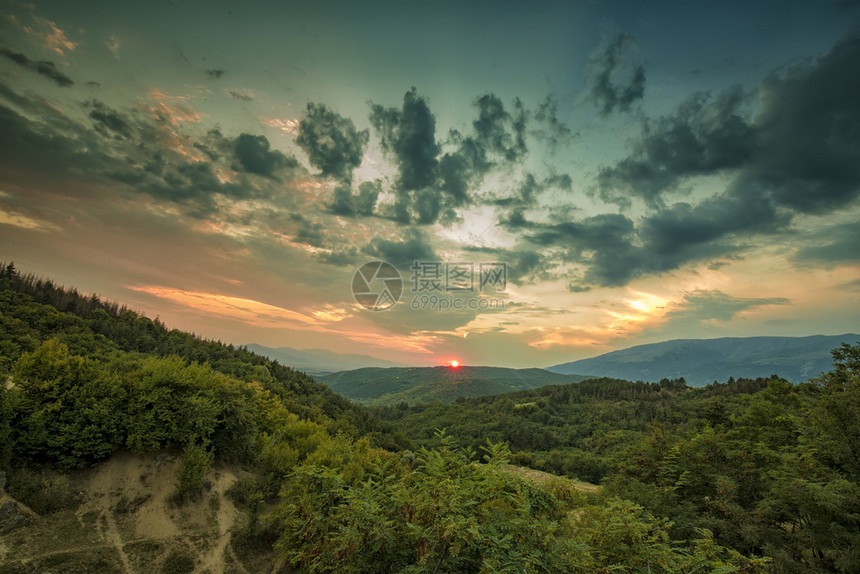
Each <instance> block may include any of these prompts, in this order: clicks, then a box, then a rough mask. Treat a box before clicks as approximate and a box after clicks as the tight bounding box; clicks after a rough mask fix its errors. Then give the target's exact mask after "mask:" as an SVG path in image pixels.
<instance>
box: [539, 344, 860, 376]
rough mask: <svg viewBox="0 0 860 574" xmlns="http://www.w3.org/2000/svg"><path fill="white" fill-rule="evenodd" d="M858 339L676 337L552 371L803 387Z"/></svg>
mask: <svg viewBox="0 0 860 574" xmlns="http://www.w3.org/2000/svg"><path fill="white" fill-rule="evenodd" d="M858 341H860V335H856V334H845V335H833V336H826V335H815V336H811V337H726V338H721V339H675V340H672V341H664V342H662V343H653V344H649V345H637V346H635V347H630V348H627V349H622V350H620V351H613V352H611V353H606V354H604V355H600V356H597V357H592V358H590V359H582V360H580V361H573V362H570V363H562V364H560V365H554V366H552V367H547V370H549V371H552V372H554V373H562V374H567V373H577V374H588V375H594V376H600V377H614V378H618V379H627V380H630V381H650V382H657V381H659V380H660V379H663V378H667V379H675V378H679V377H684V379H685V380H686V381H687V384H688V385H690V386H704V385H707V384H708V383H712V382H714V381H718V382H725V381H726V380H728V378H729V377H735V378H738V377H748V378H756V377H767V376H769V375H772V374H776V375H779V376H780V377H782V378H784V379H788V380H789V381H792V382H794V383H799V382H803V381H806V380H808V379H810V378H811V377H815V376H817V375H819V374H820V373H822V372H824V371H828V370H830V368H831V363H832V356H831V354H830V351H831V350H832V349H834V348H836V347H839V346H840V345H841V344H842V343H849V344H855V343H857V342H858Z"/></svg>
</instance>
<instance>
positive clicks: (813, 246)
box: [795, 222, 860, 267]
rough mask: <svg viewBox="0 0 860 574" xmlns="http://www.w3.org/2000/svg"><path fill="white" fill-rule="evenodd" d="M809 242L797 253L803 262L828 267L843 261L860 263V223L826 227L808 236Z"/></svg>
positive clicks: (798, 258) (799, 260)
mask: <svg viewBox="0 0 860 574" xmlns="http://www.w3.org/2000/svg"><path fill="white" fill-rule="evenodd" d="M806 241H807V242H808V244H807V245H806V246H804V247H802V248H800V249H799V250H798V251H797V253H796V254H795V260H796V261H798V262H800V263H803V264H810V263H813V264H816V265H824V266H826V267H829V266H833V265H839V264H843V263H860V223H857V222H852V223H843V224H841V225H836V226H833V227H829V228H825V229H822V230H820V231H817V232H815V233H813V234H810V235H808V236H807V237H806Z"/></svg>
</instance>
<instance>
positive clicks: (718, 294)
mask: <svg viewBox="0 0 860 574" xmlns="http://www.w3.org/2000/svg"><path fill="white" fill-rule="evenodd" d="M789 303H790V301H789V300H788V299H785V298H783V297H770V298H742V297H732V296H730V295H727V294H725V293H723V292H722V291H703V290H700V289H698V290H696V291H692V292H689V293H685V294H684V299H683V301H681V302H680V303H675V304H673V305H672V308H671V310H670V311H669V312H668V313H666V319H667V320H669V321H670V322H672V323H677V322H685V323H687V322H692V323H699V322H701V321H711V320H717V321H723V322H725V321H729V320H731V319H732V318H734V317H735V315H737V314H738V313H740V312H742V311H746V310H747V309H752V308H753V307H762V306H765V305H788V304H789Z"/></svg>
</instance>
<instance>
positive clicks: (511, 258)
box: [463, 246, 551, 285]
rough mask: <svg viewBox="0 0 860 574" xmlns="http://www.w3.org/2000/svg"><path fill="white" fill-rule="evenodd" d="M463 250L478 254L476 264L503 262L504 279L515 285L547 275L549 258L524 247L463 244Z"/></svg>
mask: <svg viewBox="0 0 860 574" xmlns="http://www.w3.org/2000/svg"><path fill="white" fill-rule="evenodd" d="M463 250H464V251H466V252H467V253H476V254H479V255H478V256H477V257H478V258H476V259H475V262H476V263H477V264H481V263H504V264H505V273H506V279H507V280H508V281H511V282H513V283H516V284H517V285H523V284H527V283H534V282H536V281H538V280H541V279H546V278H548V277H549V274H548V273H547V270H546V266H547V265H548V264H551V260H550V259H549V258H548V257H545V256H544V255H542V254H541V253H539V252H537V251H534V250H531V249H528V248H525V247H520V248H517V249H501V248H495V247H473V246H465V247H464V248H463Z"/></svg>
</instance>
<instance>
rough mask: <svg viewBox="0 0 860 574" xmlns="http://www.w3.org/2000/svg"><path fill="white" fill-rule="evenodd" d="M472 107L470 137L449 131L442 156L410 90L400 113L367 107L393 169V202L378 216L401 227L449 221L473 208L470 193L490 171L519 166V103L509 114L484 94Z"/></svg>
mask: <svg viewBox="0 0 860 574" xmlns="http://www.w3.org/2000/svg"><path fill="white" fill-rule="evenodd" d="M475 107H476V109H477V112H478V117H477V119H475V120H474V121H473V122H472V126H471V128H472V129H471V133H469V134H468V135H464V134H463V133H461V132H460V130H457V129H452V130H451V131H450V133H449V137H448V141H447V142H446V143H445V146H446V147H447V149H448V150H449V151H445V153H444V154H441V152H442V146H441V145H440V144H439V143H437V142H436V137H435V130H436V119H435V117H434V116H433V114H432V112H431V111H430V108H429V106H428V104H427V102H426V100H424V99H423V98H422V97H420V96H419V95H418V94H417V92H416V90H415V88H413V89H412V90H411V91H409V92H407V93H406V95H405V96H404V101H403V107H402V109H397V108H385V107H383V106H380V105H373V106H372V109H371V115H370V121H371V124H372V125H373V126H374V128H375V129H376V131H377V132H378V133H379V136H380V140H381V144H382V148H383V150H384V151H385V152H387V153H388V154H389V155H390V156H391V157H393V159H394V160H395V162H396V164H397V166H398V179H397V181H396V185H395V188H394V190H393V191H394V193H395V201H394V203H393V204H386V205H384V206H382V207H383V208H382V209H381V210H380V212H381V213H382V214H384V215H385V216H386V217H388V218H390V219H393V220H394V221H397V222H399V223H404V224H407V223H411V222H417V223H421V224H429V223H434V222H436V221H442V222H443V223H445V222H450V221H454V220H456V219H457V215H456V213H455V212H454V209H453V208H455V207H461V206H465V205H468V204H470V203H472V200H473V198H472V196H471V194H470V190H472V189H473V188H475V187H476V186H478V185H480V183H481V182H482V181H483V178H484V176H485V175H486V174H487V173H488V172H489V171H490V170H491V169H493V168H494V167H497V166H506V167H508V166H512V165H516V164H518V163H519V162H521V161H522V159H523V158H524V157H525V155H526V154H527V153H528V147H527V145H526V134H527V125H528V116H529V114H528V112H527V111H526V109H525V106H524V105H523V103H522V102H521V101H520V100H519V99H515V100H514V103H513V111H508V110H507V109H505V106H504V104H503V103H502V101H501V100H500V99H499V98H498V97H496V96H495V95H493V94H486V95H484V96H481V97H479V98H478V99H477V100H475ZM452 148H453V149H452ZM440 154H441V156H440Z"/></svg>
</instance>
